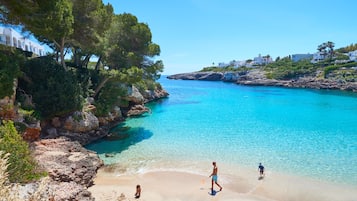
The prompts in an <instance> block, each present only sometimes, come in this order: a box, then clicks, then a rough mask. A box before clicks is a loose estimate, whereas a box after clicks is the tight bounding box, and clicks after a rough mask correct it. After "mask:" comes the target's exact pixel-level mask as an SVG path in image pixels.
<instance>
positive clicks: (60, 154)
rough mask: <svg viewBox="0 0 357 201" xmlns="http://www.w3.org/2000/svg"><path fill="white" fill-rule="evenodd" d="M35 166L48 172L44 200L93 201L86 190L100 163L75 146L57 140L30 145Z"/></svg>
mask: <svg viewBox="0 0 357 201" xmlns="http://www.w3.org/2000/svg"><path fill="white" fill-rule="evenodd" d="M31 147H32V149H33V154H34V157H35V159H36V160H37V162H38V164H40V165H41V167H42V168H43V169H44V170H45V171H47V172H48V175H49V177H50V181H49V182H48V183H47V184H46V186H47V188H48V189H47V190H46V191H47V193H46V194H47V196H52V198H53V199H54V200H59V201H62V200H63V201H65V200H94V198H92V196H91V193H90V192H89V191H88V190H87V187H89V186H91V185H93V179H94V177H95V175H96V173H97V170H98V169H99V168H100V167H101V166H103V161H102V160H101V159H100V158H99V157H98V155H97V154H96V153H95V152H92V151H88V150H86V149H84V148H83V147H82V146H81V145H80V144H79V143H78V142H76V141H70V140H69V139H67V138H64V137H61V138H58V139H43V140H40V141H36V142H34V143H32V146H31Z"/></svg>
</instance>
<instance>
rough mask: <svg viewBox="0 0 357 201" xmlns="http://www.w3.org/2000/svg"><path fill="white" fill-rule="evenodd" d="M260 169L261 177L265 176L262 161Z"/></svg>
mask: <svg viewBox="0 0 357 201" xmlns="http://www.w3.org/2000/svg"><path fill="white" fill-rule="evenodd" d="M258 169H259V172H260V178H263V177H264V166H263V165H262V163H259V166H258Z"/></svg>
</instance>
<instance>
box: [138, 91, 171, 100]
mask: <svg viewBox="0 0 357 201" xmlns="http://www.w3.org/2000/svg"><path fill="white" fill-rule="evenodd" d="M142 95H143V96H144V98H145V102H150V101H153V100H157V99H160V98H165V97H168V96H169V93H168V92H167V91H165V90H164V89H155V90H146V91H144V92H143V93H142Z"/></svg>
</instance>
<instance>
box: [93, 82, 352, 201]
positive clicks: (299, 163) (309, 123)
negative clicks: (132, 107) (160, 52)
mask: <svg viewBox="0 0 357 201" xmlns="http://www.w3.org/2000/svg"><path fill="white" fill-rule="evenodd" d="M161 83H162V85H163V86H164V88H165V89H167V90H168V91H169V92H170V97H169V98H168V99H163V100H161V101H159V102H155V103H150V104H147V106H148V107H149V108H150V109H151V111H152V112H151V113H150V114H146V115H144V116H141V117H137V118H128V119H126V121H125V122H123V123H122V124H121V125H119V126H118V127H116V128H115V129H113V133H117V135H118V138H119V137H123V136H124V137H125V138H119V140H105V139H103V140H101V141H98V142H95V143H92V144H90V145H88V146H87V148H88V149H90V150H93V151H95V152H97V154H98V155H99V156H100V158H101V159H102V160H103V161H104V164H106V166H105V167H103V168H101V169H100V170H99V172H98V174H97V177H96V179H95V181H94V185H93V186H92V187H90V188H89V190H90V191H91V192H92V194H93V196H94V197H95V198H96V200H99V201H102V200H103V201H105V200H118V197H119V196H120V195H121V194H123V195H125V197H126V200H135V199H134V194H135V187H136V185H137V184H140V185H141V187H142V195H141V198H140V199H139V200H146V201H161V200H164V201H170V200H172V201H196V200H197V201H198V200H200V201H201V200H203V201H205V200H228V201H229V200H256V201H267V200H268V201H271V200H274V201H356V200H357V199H356V198H357V190H356V189H357V188H356V186H357V183H356V181H357V169H356V167H357V164H356V161H357V160H356V155H357V154H356V153H357V152H356V149H354V148H355V142H356V141H357V136H356V129H357V127H356V125H357V123H356V119H357V115H356V114H357V112H356V111H357V110H356V108H357V107H356V106H357V105H356V99H355V98H356V96H355V95H353V94H345V93H341V92H328V91H316V90H303V89H286V88H277V87H244V86H237V85H235V84H229V83H222V82H202V81H180V80H167V79H162V80H161ZM116 129H117V130H116ZM212 161H216V162H217V165H218V167H219V170H218V181H219V183H220V184H221V185H222V186H223V190H222V191H221V192H217V193H216V195H214V196H212V195H210V188H211V178H209V175H210V174H211V173H212ZM260 162H261V163H262V164H263V165H264V166H265V168H266V177H265V178H264V179H262V180H259V179H258V178H259V172H258V164H259V163H260ZM215 189H216V190H218V189H219V188H218V187H217V186H215ZM123 200H125V199H123Z"/></svg>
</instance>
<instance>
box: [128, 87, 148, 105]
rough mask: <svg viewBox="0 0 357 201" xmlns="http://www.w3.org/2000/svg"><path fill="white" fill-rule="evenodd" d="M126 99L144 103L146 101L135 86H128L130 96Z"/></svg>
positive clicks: (135, 102)
mask: <svg viewBox="0 0 357 201" xmlns="http://www.w3.org/2000/svg"><path fill="white" fill-rule="evenodd" d="M126 99H127V100H128V101H129V102H133V103H134V104H143V103H144V102H145V98H144V96H143V95H142V94H141V93H140V92H139V90H138V89H137V88H136V87H135V86H131V87H128V96H127V97H126Z"/></svg>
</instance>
